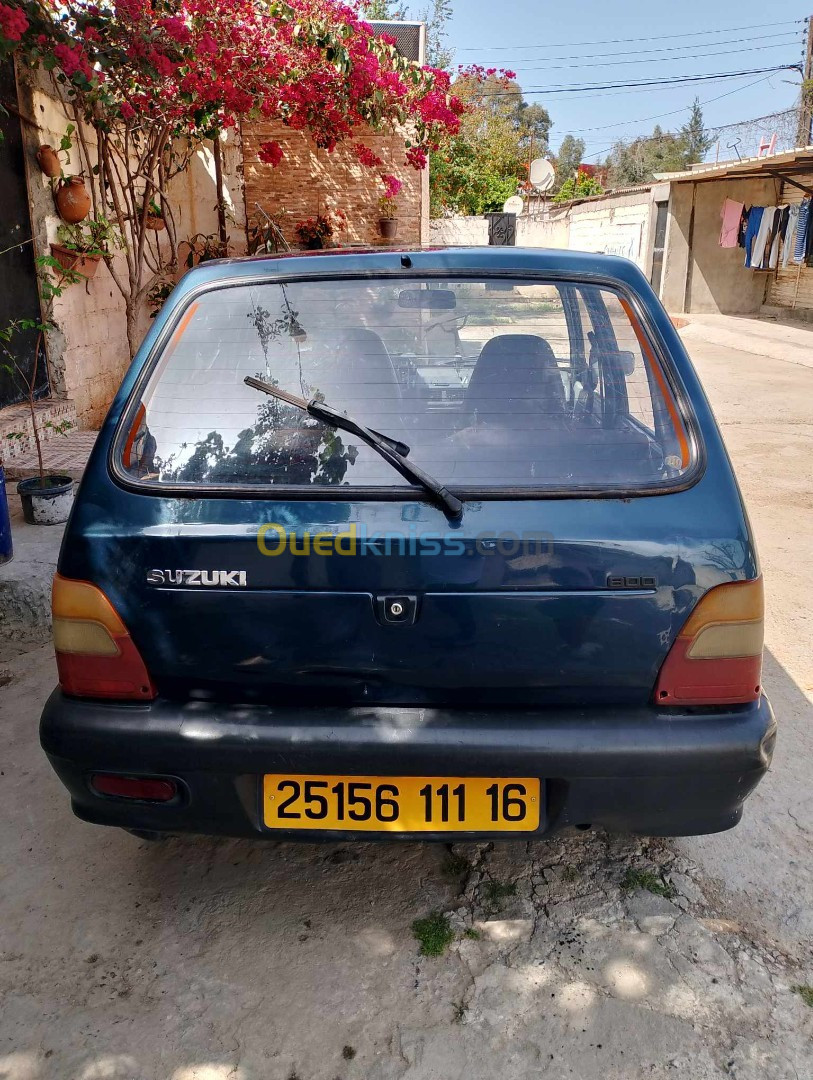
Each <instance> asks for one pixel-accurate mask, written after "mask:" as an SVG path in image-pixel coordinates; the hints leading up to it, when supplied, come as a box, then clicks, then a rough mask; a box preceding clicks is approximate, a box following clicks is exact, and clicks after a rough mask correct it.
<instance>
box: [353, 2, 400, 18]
mask: <svg viewBox="0 0 813 1080" xmlns="http://www.w3.org/2000/svg"><path fill="white" fill-rule="evenodd" d="M361 10H362V11H363V12H364V16H365V18H367V19H380V20H381V21H382V22H387V21H388V20H392V19H406V18H407V6H406V4H394V3H393V2H392V0H364V2H363V3H362V5H361Z"/></svg>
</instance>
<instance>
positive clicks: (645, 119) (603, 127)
mask: <svg viewBox="0 0 813 1080" xmlns="http://www.w3.org/2000/svg"><path fill="white" fill-rule="evenodd" d="M770 77H771V76H770V75H768V76H767V77H766V78H764V79H757V80H756V81H755V82H752V83H747V84H746V85H745V86H737V87H735V88H734V89H733V90H727V91H726V93H724V94H719V95H718V96H717V97H713V98H707V99H706V100H705V101H701V102H700V105H701V106H703V105H711V104H712V103H713V102H715V101H722V100H723V98H727V97H731V95H732V94H738V93H739V92H740V91H741V90H748V89H749V88H750V87H752V86H759V84H760V83H764V82H767V81H768V79H769V78H770ZM691 108H692V106H691V105H686V106H684V107H683V108H680V109H671V110H670V111H669V112H663V113H655V115H654V116H642V117H640V118H639V119H638V120H621V121H619V122H618V123H617V124H599V125H597V126H596V127H589V128H574V129H572V130H571V132H570V134H571V135H584V134H586V133H587V132H589V131H607V129H608V128H618V127H632V126H633V125H634V124H648V123H649V122H650V121H651V120H663V119H664V117H666V116H678V115H679V114H680V113H685V112H690V111H691ZM790 111H791V112H792V111H794V110H790ZM771 115H774V114H771ZM777 115H778V114H777ZM758 119H766V117H761V118H758Z"/></svg>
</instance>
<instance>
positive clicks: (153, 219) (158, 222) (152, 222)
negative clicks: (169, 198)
mask: <svg viewBox="0 0 813 1080" xmlns="http://www.w3.org/2000/svg"><path fill="white" fill-rule="evenodd" d="M144 224H145V225H146V226H147V228H148V229H150V230H151V231H152V232H161V230H162V229H165V228H166V227H167V226H166V222H165V221H164V219H163V218H162V217H161V216H160V215H158V214H147V217H146V220H145V222H144Z"/></svg>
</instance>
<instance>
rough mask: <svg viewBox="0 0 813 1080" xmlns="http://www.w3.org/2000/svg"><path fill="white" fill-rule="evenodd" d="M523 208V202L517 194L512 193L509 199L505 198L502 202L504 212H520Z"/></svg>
mask: <svg viewBox="0 0 813 1080" xmlns="http://www.w3.org/2000/svg"><path fill="white" fill-rule="evenodd" d="M524 209H525V203H524V202H523V201H522V199H521V198H520V196H519V195H512V196H511V198H510V199H506V200H505V203H504V204H503V208H502V210H503V213H504V214H517V215H519V214H521V213H522V211H523V210H524Z"/></svg>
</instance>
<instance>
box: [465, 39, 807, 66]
mask: <svg viewBox="0 0 813 1080" xmlns="http://www.w3.org/2000/svg"><path fill="white" fill-rule="evenodd" d="M770 37H773V38H780V37H781V38H786V39H787V40H786V41H784V42H775V43H774V44H773V45H755V46H752V47H751V48H748V49H733V50H727V51H728V52H756V51H757V50H759V49H778V48H781V47H782V46H783V45H793V44H794V42H796V41H798V42H799V44H802V39H801V37H800V34H799V31H797V30H794V31H791V30H786V31H784V32H783V33H781V34H763V35H762V40H764V39H765V38H770ZM750 41H753V38H729V39H728V40H726V41H708V42H702V43H692V44H691V45H670V46H667V47H665V48H662V49H625V50H622V51H620V52H611V53H578V54H575V55H571V56H530V57H528V60H529V61H533V62H535V61H537V60H545V61H547V60H600V59H602V58H605V57H606V58H607V59H608V60H614V59H615V58H616V57H619V56H641V55H642V54H644V53H650V54H652V53H654V54H657V55H659V56H662V55H663V54H664V53H676V52H685V51H686V50H687V49H692V50H697V49H709V48H716V47H717V46H718V45H738V44H746V43H748V42H750ZM693 55H697V56H724V55H725V53H723V52H716V53H693ZM675 59H676V60H681V59H686V58H685V57H680V56H678V57H675ZM481 66H483V65H481ZM486 66H487V65H486ZM517 66H518V67H519V68H520V69H521V70H522V71H537V70H541V69H538V68H532V67H527V66H526V65H525V63H524V62H523V63H522V64H519V65H517ZM601 66H602V67H605V66H606V67H608V66H609V64H606V65H605V64H602V65H601Z"/></svg>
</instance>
